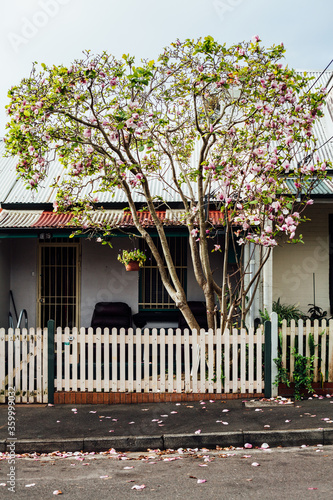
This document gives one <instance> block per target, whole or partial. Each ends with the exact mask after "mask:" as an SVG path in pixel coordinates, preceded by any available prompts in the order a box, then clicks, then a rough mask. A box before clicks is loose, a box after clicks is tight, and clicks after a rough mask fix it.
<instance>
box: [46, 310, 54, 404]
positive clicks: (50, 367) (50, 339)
mask: <svg viewBox="0 0 333 500" xmlns="http://www.w3.org/2000/svg"><path fill="white" fill-rule="evenodd" d="M47 345H48V353H47V377H48V378H47V398H48V403H49V404H54V320H53V319H50V320H49V321H48V322H47Z"/></svg>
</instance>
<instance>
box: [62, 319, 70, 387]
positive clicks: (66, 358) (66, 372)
mask: <svg viewBox="0 0 333 500" xmlns="http://www.w3.org/2000/svg"><path fill="white" fill-rule="evenodd" d="M63 339H64V348H63V349H64V365H65V366H64V376H65V379H64V384H63V387H64V389H65V391H67V392H68V391H69V374H70V358H69V355H70V352H69V349H70V345H69V328H68V327H66V328H65V329H64V335H63Z"/></svg>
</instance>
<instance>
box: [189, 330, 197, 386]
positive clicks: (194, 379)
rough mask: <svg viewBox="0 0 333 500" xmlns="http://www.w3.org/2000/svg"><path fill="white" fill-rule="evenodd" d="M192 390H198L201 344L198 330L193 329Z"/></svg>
mask: <svg viewBox="0 0 333 500" xmlns="http://www.w3.org/2000/svg"><path fill="white" fill-rule="evenodd" d="M191 338H192V372H191V373H192V390H193V392H195V393H196V392H198V370H199V345H198V337H197V331H196V330H192V335H191Z"/></svg>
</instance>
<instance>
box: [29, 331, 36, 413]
mask: <svg viewBox="0 0 333 500" xmlns="http://www.w3.org/2000/svg"><path fill="white" fill-rule="evenodd" d="M34 398H35V338H34V332H33V328H31V329H30V331H29V403H33V402H34Z"/></svg>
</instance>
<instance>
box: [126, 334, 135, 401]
mask: <svg viewBox="0 0 333 500" xmlns="http://www.w3.org/2000/svg"><path fill="white" fill-rule="evenodd" d="M127 338H128V344H127V345H128V347H127V348H128V365H127V370H128V392H133V390H134V384H133V382H134V356H133V355H134V338H133V328H129V329H128V333H127Z"/></svg>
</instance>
